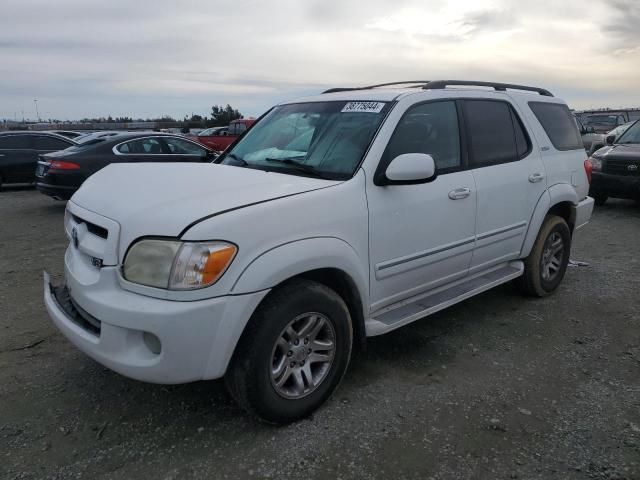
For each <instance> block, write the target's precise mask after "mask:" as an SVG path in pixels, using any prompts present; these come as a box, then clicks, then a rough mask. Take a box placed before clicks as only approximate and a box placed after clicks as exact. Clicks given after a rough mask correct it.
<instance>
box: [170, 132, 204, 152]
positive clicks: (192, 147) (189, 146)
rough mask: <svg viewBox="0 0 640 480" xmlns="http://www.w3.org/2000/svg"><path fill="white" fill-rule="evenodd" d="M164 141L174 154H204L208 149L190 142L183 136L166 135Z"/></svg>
mask: <svg viewBox="0 0 640 480" xmlns="http://www.w3.org/2000/svg"><path fill="white" fill-rule="evenodd" d="M162 140H164V143H165V144H166V145H167V147H169V151H170V152H171V153H172V154H173V155H200V156H203V155H205V153H206V150H205V149H204V148H202V147H199V146H198V145H196V144H195V143H191V142H188V141H187V140H183V139H181V138H174V137H164V138H163V139H162Z"/></svg>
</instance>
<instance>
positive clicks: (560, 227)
mask: <svg viewBox="0 0 640 480" xmlns="http://www.w3.org/2000/svg"><path fill="white" fill-rule="evenodd" d="M552 237H553V238H552ZM558 240H560V241H561V244H562V251H561V252H558V253H556V255H555V256H554V257H553V258H554V259H555V261H554V262H551V257H550V256H549V252H551V251H553V249H552V248H551V247H552V244H556V248H557V241H558ZM570 254H571V231H570V230H569V226H568V225H567V222H566V221H565V220H564V219H563V218H562V217H558V216H556V215H547V218H546V219H545V221H544V223H543V224H542V227H541V228H540V231H539V232H538V237H537V238H536V241H535V243H534V244H533V248H532V249H531V253H530V254H529V256H528V257H527V258H526V259H525V260H524V275H523V276H522V288H523V290H524V292H525V293H526V294H528V295H532V296H535V297H546V296H547V295H551V294H552V293H553V292H555V290H556V289H557V288H558V285H560V282H562V279H563V278H564V274H565V272H566V270H567V264H568V263H569V256H570ZM550 263H551V266H550V267H549V268H548V270H547V269H546V268H545V265H548V264H550ZM554 265H555V270H553V268H554Z"/></svg>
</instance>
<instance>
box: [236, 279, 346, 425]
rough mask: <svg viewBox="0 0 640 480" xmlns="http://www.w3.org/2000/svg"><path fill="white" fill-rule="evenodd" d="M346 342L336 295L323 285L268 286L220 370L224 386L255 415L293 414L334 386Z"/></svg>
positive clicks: (272, 419)
mask: <svg viewBox="0 0 640 480" xmlns="http://www.w3.org/2000/svg"><path fill="white" fill-rule="evenodd" d="M352 344H353V328H352V324H351V317H350V315H349V310H348V308H347V306H346V304H345V303H344V301H343V300H342V298H340V296H339V295H338V294H337V293H336V292H334V291H333V290H331V289H330V288H328V287H326V286H325V285H322V284H319V283H316V282H312V281H309V280H302V279H301V280H296V281H292V282H290V283H287V284H285V285H283V286H281V287H279V288H277V289H276V290H274V291H273V292H271V294H270V295H269V296H268V297H267V298H266V299H265V300H264V301H263V302H262V304H261V305H260V306H259V307H258V309H257V310H256V311H255V313H254V314H253V316H252V318H251V320H250V321H249V324H248V325H247V328H246V330H245V332H244V333H243V336H242V338H241V340H240V342H239V344H238V347H237V348H236V352H235V353H234V357H233V360H232V363H231V365H230V367H229V371H228V372H227V375H226V382H227V386H228V389H229V392H230V393H231V395H232V396H233V397H234V398H235V400H236V401H237V402H238V403H239V404H240V406H241V407H243V408H244V409H245V410H246V411H248V412H249V413H251V414H253V415H255V416H257V417H258V418H259V419H261V420H264V421H266V422H269V423H276V424H285V423H289V422H293V421H296V420H299V419H301V418H304V417H306V416H308V415H309V414H310V413H311V412H313V411H314V410H315V409H317V408H318V407H319V406H320V405H322V403H324V402H325V401H326V400H327V399H328V398H329V397H330V396H331V394H332V393H333V391H334V390H335V389H336V387H337V386H338V384H339V383H340V380H341V379H342V377H343V375H344V373H345V371H346V369H347V365H348V364H349V359H350V357H351V347H352Z"/></svg>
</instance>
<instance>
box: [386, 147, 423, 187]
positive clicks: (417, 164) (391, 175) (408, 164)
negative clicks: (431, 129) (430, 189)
mask: <svg viewBox="0 0 640 480" xmlns="http://www.w3.org/2000/svg"><path fill="white" fill-rule="evenodd" d="M435 174H436V163H435V162H434V161H433V157H432V156H431V155H427V154H425V153H404V154H402V155H398V156H397V157H396V158H394V159H393V160H391V163H390V164H389V166H388V167H387V170H386V172H385V176H386V180H387V181H386V182H384V183H386V184H388V185H393V184H415V183H426V182H429V181H431V180H433V179H435Z"/></svg>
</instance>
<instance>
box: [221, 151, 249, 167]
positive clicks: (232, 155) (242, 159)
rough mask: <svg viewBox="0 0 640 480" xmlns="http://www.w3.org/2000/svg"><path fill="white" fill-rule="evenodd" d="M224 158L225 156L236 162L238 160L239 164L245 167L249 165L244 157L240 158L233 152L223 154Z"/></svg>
mask: <svg viewBox="0 0 640 480" xmlns="http://www.w3.org/2000/svg"><path fill="white" fill-rule="evenodd" d="M224 157H225V160H226V159H227V158H232V159H233V160H235V161H236V162H238V163H239V164H240V165H241V166H243V167H246V166H247V165H249V164H248V163H247V161H246V160H245V159H244V158H240V157H239V156H237V155H236V154H235V153H228V154H226V155H225V156H224Z"/></svg>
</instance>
